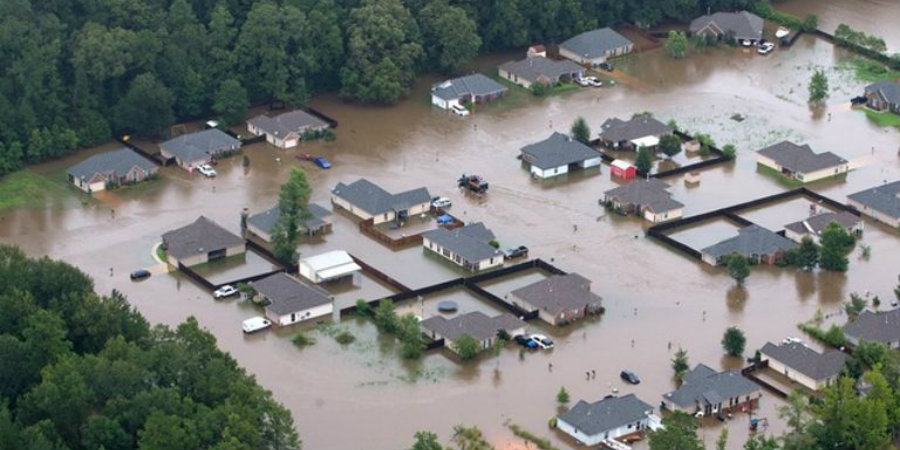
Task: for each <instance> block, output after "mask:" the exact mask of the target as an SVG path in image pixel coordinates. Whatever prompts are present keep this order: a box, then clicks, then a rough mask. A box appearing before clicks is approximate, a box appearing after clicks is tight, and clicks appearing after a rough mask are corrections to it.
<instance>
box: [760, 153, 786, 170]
mask: <svg viewBox="0 0 900 450" xmlns="http://www.w3.org/2000/svg"><path fill="white" fill-rule="evenodd" d="M756 162H758V163H760V164H762V165H764V166H766V167H769V168H771V169H775V170H777V171H779V172H781V166H780V165H778V163H776V162H775V161H773V160H772V159H769V158H767V157H765V156H763V155H760V154H758V153H757V155H756Z"/></svg>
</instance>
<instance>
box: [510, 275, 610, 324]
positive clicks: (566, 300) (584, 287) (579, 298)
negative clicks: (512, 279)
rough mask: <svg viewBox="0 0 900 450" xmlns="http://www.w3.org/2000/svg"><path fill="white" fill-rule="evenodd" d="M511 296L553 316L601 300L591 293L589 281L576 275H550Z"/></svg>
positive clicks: (598, 302)
mask: <svg viewBox="0 0 900 450" xmlns="http://www.w3.org/2000/svg"><path fill="white" fill-rule="evenodd" d="M511 294H512V295H514V296H516V297H518V298H521V299H522V300H524V301H526V302H528V304H530V305H532V306H534V307H535V308H538V309H542V310H544V311H547V312H549V313H550V314H552V315H554V316H556V315H558V314H559V313H561V312H563V311H567V310H572V309H584V308H586V307H588V306H591V305H599V304H600V302H601V301H602V300H603V299H602V298H601V297H600V296H599V295H597V294H594V293H593V292H591V280H588V279H587V278H585V277H583V276H581V275H578V274H577V273H570V274H566V275H552V276H550V277H549V278H546V279H544V280H541V281H538V282H537V283H532V284H529V285H528V286H525V287H522V288H519V289H516V290H514V291H512V292H511Z"/></svg>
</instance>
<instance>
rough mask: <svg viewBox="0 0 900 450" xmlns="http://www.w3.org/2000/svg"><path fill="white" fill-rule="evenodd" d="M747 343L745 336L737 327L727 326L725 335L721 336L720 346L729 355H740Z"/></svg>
mask: <svg viewBox="0 0 900 450" xmlns="http://www.w3.org/2000/svg"><path fill="white" fill-rule="evenodd" d="M746 345H747V337H746V336H744V332H743V331H741V329H740V328H738V327H728V329H727V330H725V335H724V336H722V348H723V349H725V352H726V353H728V355H729V356H741V355H743V354H744V347H745V346H746Z"/></svg>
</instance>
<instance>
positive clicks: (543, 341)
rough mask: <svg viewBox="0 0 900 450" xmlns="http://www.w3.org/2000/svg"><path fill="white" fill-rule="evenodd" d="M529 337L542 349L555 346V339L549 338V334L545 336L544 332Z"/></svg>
mask: <svg viewBox="0 0 900 450" xmlns="http://www.w3.org/2000/svg"><path fill="white" fill-rule="evenodd" d="M529 337H530V338H531V340H532V341H534V342H535V343H536V344H537V346H538V347H540V348H541V349H544V350H549V349H551V348H553V340H552V339H550V338H548V337H547V336H544V335H543V334H532V335H531V336H529Z"/></svg>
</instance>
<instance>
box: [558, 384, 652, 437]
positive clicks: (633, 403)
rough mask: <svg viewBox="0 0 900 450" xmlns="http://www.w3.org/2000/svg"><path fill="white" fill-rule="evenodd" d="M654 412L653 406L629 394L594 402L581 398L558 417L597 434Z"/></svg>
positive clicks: (592, 434) (582, 430)
mask: <svg viewBox="0 0 900 450" xmlns="http://www.w3.org/2000/svg"><path fill="white" fill-rule="evenodd" d="M652 413H653V406H650V405H649V404H647V403H646V402H643V401H641V399H639V398H637V396H635V395H634V394H628V395H626V396H623V397H607V398H604V399H603V400H600V401H598V402H594V403H588V402H586V401H584V400H579V401H578V403H576V404H575V406H573V407H572V408H571V409H569V410H568V411H566V412H564V413H562V414H560V415H558V416H557V418H558V419H559V420H562V421H563V422H566V423H568V424H569V425H572V427H574V428H575V430H576V431H579V432H582V433H584V434H586V435H588V436H596V435H599V434H604V433H606V432H607V431H611V430H614V429H616V428H619V427H623V426H625V425H628V424H631V423H634V422H637V421H639V420H643V419H645V418H647V416H649V415H650V414H652Z"/></svg>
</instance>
